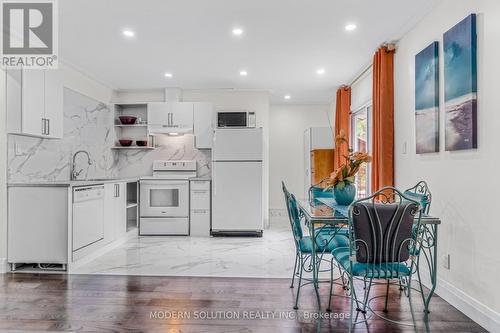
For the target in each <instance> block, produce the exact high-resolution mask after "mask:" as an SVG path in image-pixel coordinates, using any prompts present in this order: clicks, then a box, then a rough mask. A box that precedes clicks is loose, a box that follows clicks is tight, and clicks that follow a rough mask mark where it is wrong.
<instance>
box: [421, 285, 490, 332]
mask: <svg viewBox="0 0 500 333" xmlns="http://www.w3.org/2000/svg"><path fill="white" fill-rule="evenodd" d="M422 283H423V284H424V285H425V286H426V287H427V288H429V287H430V283H429V281H422ZM436 294H437V295H439V296H440V297H441V298H442V299H444V300H445V301H447V302H448V303H450V304H451V305H453V306H454V307H456V308H457V309H458V310H459V311H461V312H463V313H464V314H465V315H466V316H468V317H469V318H471V319H472V320H473V321H475V322H476V323H478V324H479V325H481V326H482V327H483V328H484V329H486V330H488V331H489V332H500V313H498V312H496V311H494V310H493V309H491V308H490V307H488V306H486V305H485V304H483V303H481V302H479V301H478V300H477V299H475V298H473V297H472V296H470V295H468V294H466V293H464V292H463V291H462V290H460V289H458V288H457V287H455V286H454V285H452V284H450V283H449V282H447V281H445V280H443V279H440V278H438V281H437V288H436ZM430 311H431V315H430V316H432V301H431V303H430Z"/></svg>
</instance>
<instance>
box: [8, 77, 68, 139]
mask: <svg viewBox="0 0 500 333" xmlns="http://www.w3.org/2000/svg"><path fill="white" fill-rule="evenodd" d="M6 87H7V89H6V90H7V131H8V132H9V133H12V134H22V135H29V136H36V137H43V138H51V139H60V138H62V137H63V120H64V114H63V79H62V73H61V72H60V71H59V70H55V69H50V70H40V69H29V70H19V69H15V70H8V71H7V84H6Z"/></svg>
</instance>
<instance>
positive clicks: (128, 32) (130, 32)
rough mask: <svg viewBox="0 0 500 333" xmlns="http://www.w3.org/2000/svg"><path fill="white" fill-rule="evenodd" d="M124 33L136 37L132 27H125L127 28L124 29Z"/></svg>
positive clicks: (126, 35)
mask: <svg viewBox="0 0 500 333" xmlns="http://www.w3.org/2000/svg"><path fill="white" fill-rule="evenodd" d="M123 35H124V36H125V37H134V36H135V32H134V31H133V30H130V29H125V30H123Z"/></svg>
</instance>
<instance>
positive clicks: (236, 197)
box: [212, 128, 264, 236]
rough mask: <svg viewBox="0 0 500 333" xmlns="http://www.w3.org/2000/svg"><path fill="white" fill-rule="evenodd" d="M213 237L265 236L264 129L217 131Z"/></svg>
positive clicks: (213, 173)
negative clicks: (263, 211) (263, 189)
mask: <svg viewBox="0 0 500 333" xmlns="http://www.w3.org/2000/svg"><path fill="white" fill-rule="evenodd" d="M213 140H214V141H213V143H214V144H213V150H212V207H213V211H212V235H214V236H217V235H242V236H244V235H256V236H262V231H263V228H264V223H263V213H262V198H263V196H262V172H263V168H262V156H263V147H262V145H263V136H262V128H233V129H231V128H221V129H216V130H215V133H214V139H213Z"/></svg>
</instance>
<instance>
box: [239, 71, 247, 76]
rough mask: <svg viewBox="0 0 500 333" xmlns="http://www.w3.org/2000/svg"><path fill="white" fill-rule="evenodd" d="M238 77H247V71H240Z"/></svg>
mask: <svg viewBox="0 0 500 333" xmlns="http://www.w3.org/2000/svg"><path fill="white" fill-rule="evenodd" d="M240 75H241V76H247V75H248V72H247V71H240Z"/></svg>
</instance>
